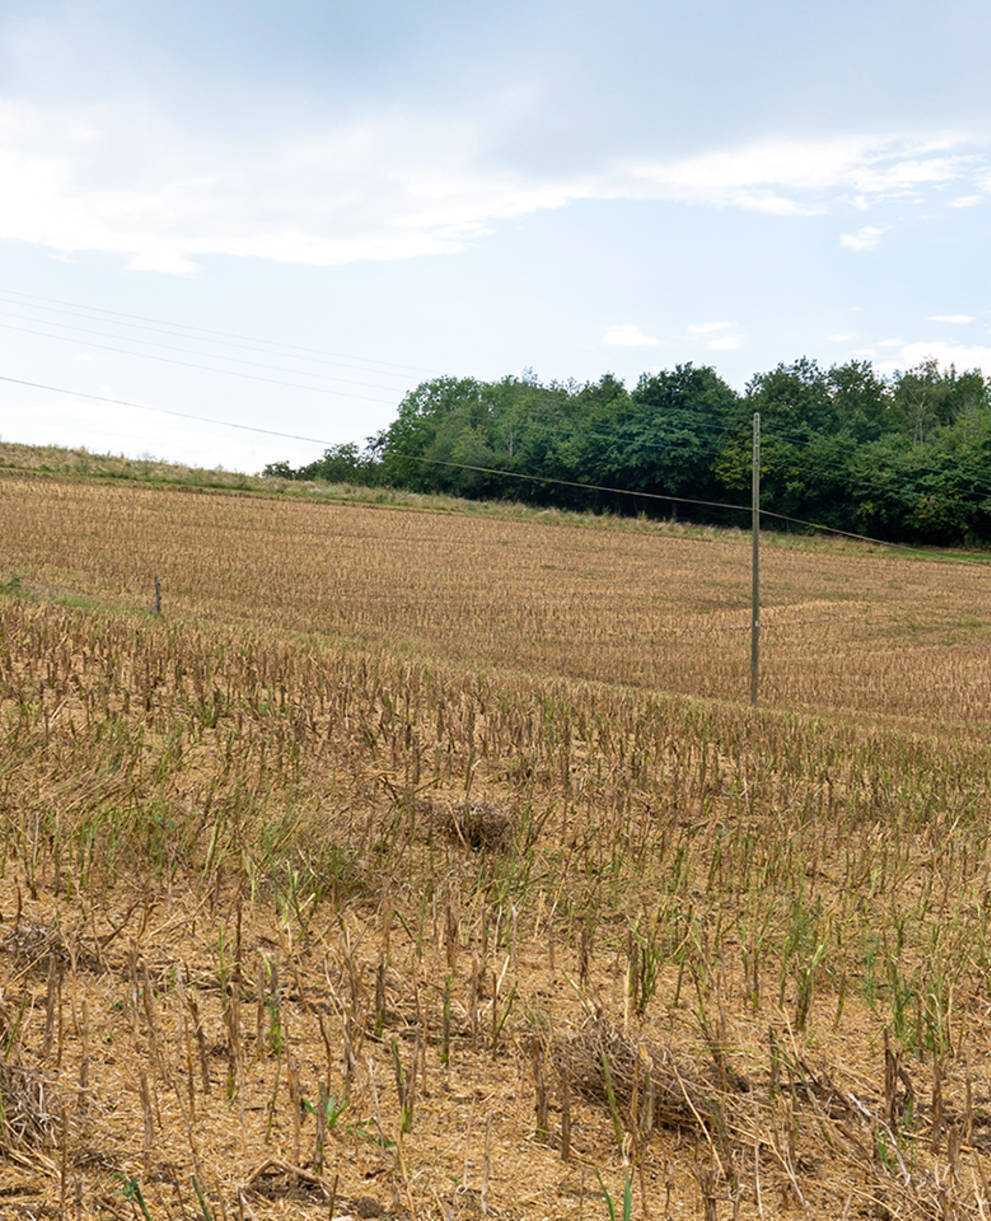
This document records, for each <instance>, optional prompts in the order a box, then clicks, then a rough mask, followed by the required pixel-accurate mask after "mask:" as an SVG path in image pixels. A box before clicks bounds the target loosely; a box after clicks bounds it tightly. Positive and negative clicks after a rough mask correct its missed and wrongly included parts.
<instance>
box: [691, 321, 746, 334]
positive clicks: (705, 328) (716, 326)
mask: <svg viewBox="0 0 991 1221" xmlns="http://www.w3.org/2000/svg"><path fill="white" fill-rule="evenodd" d="M734 326H736V323H735V322H696V323H693V324H692V325H691V326H689V327H688V333H689V335H711V334H712V332H713V331H728V330H729V329H730V328H731V327H734Z"/></svg>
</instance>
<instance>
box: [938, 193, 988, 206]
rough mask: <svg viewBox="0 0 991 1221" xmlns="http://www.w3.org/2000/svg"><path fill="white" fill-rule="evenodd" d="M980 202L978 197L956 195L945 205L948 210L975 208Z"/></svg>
mask: <svg viewBox="0 0 991 1221" xmlns="http://www.w3.org/2000/svg"><path fill="white" fill-rule="evenodd" d="M980 202H981V196H980V195H958V196H957V198H956V199H951V200H950V202H949V203H948V204H947V205H946V206H947V207H948V208H976V207H977V205H978V204H979V203H980Z"/></svg>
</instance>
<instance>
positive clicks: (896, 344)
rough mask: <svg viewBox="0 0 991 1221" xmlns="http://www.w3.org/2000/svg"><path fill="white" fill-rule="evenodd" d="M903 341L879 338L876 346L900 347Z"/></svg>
mask: <svg viewBox="0 0 991 1221" xmlns="http://www.w3.org/2000/svg"><path fill="white" fill-rule="evenodd" d="M904 342H905V340H904V339H879V340H878V341H877V346H878V347H879V348H900V347H901V346H902V345H903V344H904Z"/></svg>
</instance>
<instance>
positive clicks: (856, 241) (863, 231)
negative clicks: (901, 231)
mask: <svg viewBox="0 0 991 1221" xmlns="http://www.w3.org/2000/svg"><path fill="white" fill-rule="evenodd" d="M890 227H891V226H890V225H861V227H860V228H859V229H858V230H857V232H856V233H844V234H843V235H842V236H841V237H840V245H841V246H843V247H845V248H846V249H847V250H853V251H855V252H856V253H857V254H863V253H865V252H866V251H868V250H873V249H874V247H875V246H876V245H877V244H878V242H879V241H880V240H881V238H882V237H883V236H884V235H885V234H886V233H887V232H888V230H889V228H890Z"/></svg>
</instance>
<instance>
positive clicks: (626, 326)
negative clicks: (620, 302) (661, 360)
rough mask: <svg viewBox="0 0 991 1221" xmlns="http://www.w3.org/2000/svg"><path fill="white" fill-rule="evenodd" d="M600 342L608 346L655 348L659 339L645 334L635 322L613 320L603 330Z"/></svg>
mask: <svg viewBox="0 0 991 1221" xmlns="http://www.w3.org/2000/svg"><path fill="white" fill-rule="evenodd" d="M602 342H603V343H604V344H605V345H606V346H607V347H610V348H656V347H657V346H658V345H659V344H660V342H661V341H660V340H659V339H655V337H654V336H653V335H646V334H645V333H644V332H643V330H641V328H640V327H639V326H637V324H636V323H635V322H614V323H613V324H612V325H611V326H607V327H606V329H605V331H603V333H602Z"/></svg>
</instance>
